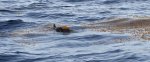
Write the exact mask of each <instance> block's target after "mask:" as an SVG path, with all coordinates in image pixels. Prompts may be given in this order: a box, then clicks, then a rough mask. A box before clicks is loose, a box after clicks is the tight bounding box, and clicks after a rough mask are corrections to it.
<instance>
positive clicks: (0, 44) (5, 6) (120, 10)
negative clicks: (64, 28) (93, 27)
mask: <svg viewBox="0 0 150 62" xmlns="http://www.w3.org/2000/svg"><path fill="white" fill-rule="evenodd" d="M149 15H150V0H0V62H150V46H149V45H150V42H148V41H145V40H137V39H128V38H130V35H129V34H112V33H107V32H94V31H88V30H79V31H78V30H77V32H75V33H70V34H65V35H64V34H62V33H57V32H50V33H46V34H43V35H42V34H34V35H33V34H28V35H24V36H10V35H9V34H7V33H10V32H12V31H15V30H19V29H32V27H35V26H40V25H43V24H47V23H56V24H69V25H72V26H76V25H77V26H78V25H80V24H81V23H91V22H95V21H101V20H106V19H110V18H115V17H130V16H135V17H136V16H149ZM16 19H21V20H23V22H10V23H9V22H8V20H16ZM35 31H36V30H35ZM124 39H128V40H124Z"/></svg>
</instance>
